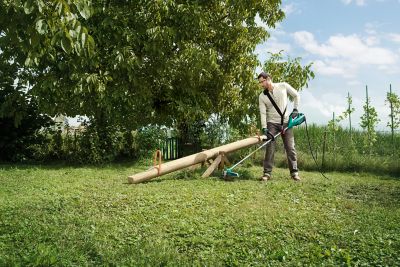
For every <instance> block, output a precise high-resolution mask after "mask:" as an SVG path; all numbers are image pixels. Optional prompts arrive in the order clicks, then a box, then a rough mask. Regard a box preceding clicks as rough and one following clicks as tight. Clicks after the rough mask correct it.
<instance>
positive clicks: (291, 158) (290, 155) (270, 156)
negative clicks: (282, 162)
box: [263, 122, 298, 175]
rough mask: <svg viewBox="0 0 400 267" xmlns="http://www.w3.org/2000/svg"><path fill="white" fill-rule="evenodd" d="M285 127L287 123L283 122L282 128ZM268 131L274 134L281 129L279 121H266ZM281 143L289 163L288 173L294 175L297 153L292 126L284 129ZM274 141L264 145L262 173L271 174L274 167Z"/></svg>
mask: <svg viewBox="0 0 400 267" xmlns="http://www.w3.org/2000/svg"><path fill="white" fill-rule="evenodd" d="M286 127H287V123H284V124H283V128H286ZM267 129H268V131H269V132H270V133H271V134H273V135H274V136H275V135H276V134H278V133H279V132H281V131H282V126H281V124H279V123H273V122H267ZM281 137H282V140H283V145H284V148H285V151H286V156H287V160H288V164H289V170H290V174H291V175H294V174H297V173H298V169H297V153H296V148H295V143H294V134H293V128H290V129H288V130H286V131H285V134H283V135H281ZM275 147H276V142H275V141H271V142H269V144H267V145H266V148H265V155H264V161H263V165H264V166H263V167H264V173H268V174H271V172H272V168H273V167H274V155H275Z"/></svg>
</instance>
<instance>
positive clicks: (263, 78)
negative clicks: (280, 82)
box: [257, 72, 272, 91]
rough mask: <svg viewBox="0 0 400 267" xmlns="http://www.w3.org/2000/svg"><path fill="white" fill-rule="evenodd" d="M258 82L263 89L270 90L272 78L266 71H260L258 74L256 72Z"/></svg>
mask: <svg viewBox="0 0 400 267" xmlns="http://www.w3.org/2000/svg"><path fill="white" fill-rule="evenodd" d="M257 79H258V83H259V84H260V86H261V87H262V88H264V89H268V90H270V91H271V90H272V78H271V75H269V74H268V73H266V72H261V73H260V74H258V77H257Z"/></svg>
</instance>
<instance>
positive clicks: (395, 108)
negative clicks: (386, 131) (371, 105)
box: [385, 85, 400, 149]
mask: <svg viewBox="0 0 400 267" xmlns="http://www.w3.org/2000/svg"><path fill="white" fill-rule="evenodd" d="M385 102H386V103H389V106H390V114H389V118H390V121H389V122H388V123H387V126H388V127H390V130H391V132H392V144H393V145H394V130H395V129H398V128H399V127H400V99H399V96H398V95H397V94H396V93H393V92H392V85H390V91H389V92H388V93H387V95H386V101H385ZM393 149H394V147H393Z"/></svg>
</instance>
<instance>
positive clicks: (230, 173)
mask: <svg viewBox="0 0 400 267" xmlns="http://www.w3.org/2000/svg"><path fill="white" fill-rule="evenodd" d="M223 175H224V179H225V180H226V179H229V178H230V177H239V173H237V172H234V171H232V170H231V169H226V170H225V171H224V174H223Z"/></svg>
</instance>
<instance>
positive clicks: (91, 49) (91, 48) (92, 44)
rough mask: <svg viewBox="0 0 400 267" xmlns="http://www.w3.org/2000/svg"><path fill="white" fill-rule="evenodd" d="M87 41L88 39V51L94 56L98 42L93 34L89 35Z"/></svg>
mask: <svg viewBox="0 0 400 267" xmlns="http://www.w3.org/2000/svg"><path fill="white" fill-rule="evenodd" d="M87 41H88V47H87V51H88V54H89V56H92V55H93V54H94V49H95V47H96V44H95V42H94V39H93V37H92V36H91V35H88V38H87Z"/></svg>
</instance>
